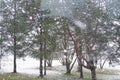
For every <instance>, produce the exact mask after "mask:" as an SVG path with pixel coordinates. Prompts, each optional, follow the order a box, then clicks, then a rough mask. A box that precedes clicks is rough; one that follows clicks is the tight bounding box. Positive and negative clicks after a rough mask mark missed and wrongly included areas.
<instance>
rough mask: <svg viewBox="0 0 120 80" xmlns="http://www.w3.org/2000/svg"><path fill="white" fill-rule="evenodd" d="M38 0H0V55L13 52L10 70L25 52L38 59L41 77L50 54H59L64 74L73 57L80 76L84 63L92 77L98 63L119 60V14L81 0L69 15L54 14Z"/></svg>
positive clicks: (15, 66)
mask: <svg viewBox="0 0 120 80" xmlns="http://www.w3.org/2000/svg"><path fill="white" fill-rule="evenodd" d="M41 3H42V0H8V1H6V0H1V5H0V50H1V51H0V52H1V54H0V59H1V57H2V54H3V52H4V53H6V54H7V53H8V52H9V53H10V54H13V56H14V61H13V62H14V64H13V65H14V68H13V72H14V73H17V64H16V63H17V61H16V59H17V57H24V56H26V55H30V56H32V57H34V58H37V59H38V60H39V62H40V66H39V77H41V78H43V77H44V75H46V67H47V65H48V66H49V67H52V60H53V57H54V55H61V56H60V58H59V59H61V60H62V62H63V64H64V65H65V66H66V73H67V74H70V73H71V70H72V68H73V67H74V64H75V62H76V61H77V62H78V65H79V72H80V78H83V67H84V68H87V69H89V70H90V71H91V76H92V80H96V79H97V78H96V67H97V66H96V65H97V64H98V63H99V64H100V68H101V69H102V68H103V66H104V64H105V62H106V61H110V62H113V61H115V62H119V59H118V58H119V56H120V54H119V53H120V33H119V32H120V23H119V21H120V15H119V14H117V15H114V16H112V17H111V14H110V13H109V9H108V11H107V7H106V8H105V4H104V5H102V4H103V3H102V2H99V1H93V0H84V1H82V0H81V2H80V3H83V4H84V5H76V6H74V7H73V8H72V10H71V11H72V15H71V16H61V15H60V16H59V15H57V16H56V15H53V14H51V11H50V9H42V8H41ZM111 44H112V46H111ZM111 50H112V51H111ZM60 52H61V54H60ZM57 53H58V54H57ZM74 56H76V58H74ZM102 60H104V61H103V63H102ZM99 61H100V62H99ZM43 62H44V63H43Z"/></svg>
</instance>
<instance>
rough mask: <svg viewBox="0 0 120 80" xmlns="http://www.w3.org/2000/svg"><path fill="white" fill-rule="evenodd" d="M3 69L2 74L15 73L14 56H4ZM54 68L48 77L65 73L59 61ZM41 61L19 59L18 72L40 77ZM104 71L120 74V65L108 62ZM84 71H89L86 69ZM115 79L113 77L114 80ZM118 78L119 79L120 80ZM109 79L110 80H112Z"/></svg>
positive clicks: (0, 71)
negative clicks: (112, 64) (113, 71)
mask: <svg viewBox="0 0 120 80" xmlns="http://www.w3.org/2000/svg"><path fill="white" fill-rule="evenodd" d="M1 64H2V65H1V69H0V73H10V72H13V56H11V55H10V56H4V57H3V58H2V61H1ZM52 65H53V67H52V68H51V69H52V70H51V69H48V70H47V75H48V76H51V75H52V76H54V75H61V74H62V73H65V69H66V68H65V66H62V65H61V63H60V62H59V60H54V61H53V64H52ZM38 68H39V61H38V60H36V59H33V58H31V57H26V58H25V59H23V58H22V59H17V72H18V73H22V74H28V75H33V76H38V75H39V69H38ZM76 69H77V66H76V65H75V66H74V69H73V70H74V71H75V70H76ZM104 69H108V70H118V71H119V72H120V65H115V66H109V64H108V62H106V64H105V66H104ZM84 71H89V70H86V69H84ZM117 74H118V75H104V76H105V77H106V76H107V77H108V76H109V77H110V76H113V77H115V78H117V77H118V78H120V77H119V75H120V74H119V73H117ZM113 77H111V78H112V79H113ZM118 78H117V79H118ZM112 79H109V80H112ZM118 80H120V79H118Z"/></svg>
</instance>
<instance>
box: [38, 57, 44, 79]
mask: <svg viewBox="0 0 120 80" xmlns="http://www.w3.org/2000/svg"><path fill="white" fill-rule="evenodd" d="M42 61H43V59H42V57H41V58H40V68H39V70H40V75H39V76H40V77H41V78H43V63H42Z"/></svg>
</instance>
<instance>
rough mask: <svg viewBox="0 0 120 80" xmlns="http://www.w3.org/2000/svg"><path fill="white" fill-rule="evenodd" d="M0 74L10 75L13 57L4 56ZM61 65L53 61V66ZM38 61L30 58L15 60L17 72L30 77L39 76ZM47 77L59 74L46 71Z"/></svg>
mask: <svg viewBox="0 0 120 80" xmlns="http://www.w3.org/2000/svg"><path fill="white" fill-rule="evenodd" d="M1 64H2V65H1V69H0V73H10V72H12V71H13V56H5V57H3V58H2V61H1ZM59 65H61V64H60V62H59V61H57V60H54V62H53V66H59ZM38 68H39V61H38V60H36V59H33V58H31V57H26V58H24V59H23V58H21V59H17V72H18V73H23V74H30V75H35V76H38V75H39V70H38ZM47 74H48V75H52V74H60V73H59V72H57V71H51V70H47Z"/></svg>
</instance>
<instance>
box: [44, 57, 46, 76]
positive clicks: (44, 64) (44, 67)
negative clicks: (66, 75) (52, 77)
mask: <svg viewBox="0 0 120 80" xmlns="http://www.w3.org/2000/svg"><path fill="white" fill-rule="evenodd" d="M44 75H46V59H45V60H44Z"/></svg>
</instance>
